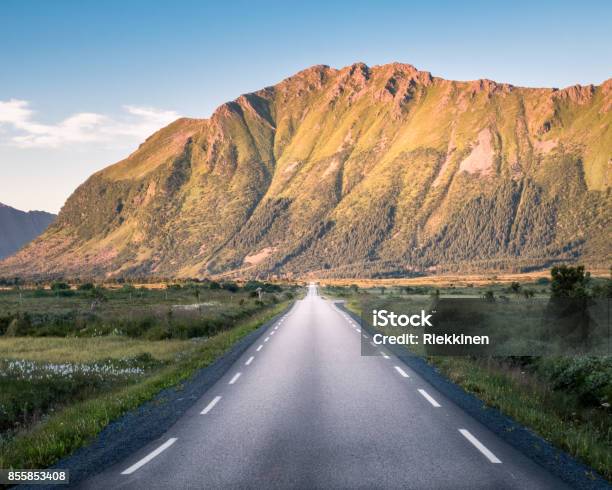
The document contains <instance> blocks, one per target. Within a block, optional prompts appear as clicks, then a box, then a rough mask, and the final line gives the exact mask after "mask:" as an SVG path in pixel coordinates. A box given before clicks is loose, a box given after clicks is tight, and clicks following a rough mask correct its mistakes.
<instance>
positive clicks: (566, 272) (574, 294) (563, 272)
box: [550, 265, 591, 298]
mask: <svg viewBox="0 0 612 490" xmlns="http://www.w3.org/2000/svg"><path fill="white" fill-rule="evenodd" d="M550 275H551V278H552V281H551V284H550V289H551V292H552V294H551V296H552V297H553V298H586V297H588V296H589V294H588V289H587V287H588V284H589V281H590V280H591V275H590V274H589V273H588V272H585V271H584V266H583V265H579V266H576V267H572V266H567V265H560V266H556V267H553V268H552V269H551V271H550Z"/></svg>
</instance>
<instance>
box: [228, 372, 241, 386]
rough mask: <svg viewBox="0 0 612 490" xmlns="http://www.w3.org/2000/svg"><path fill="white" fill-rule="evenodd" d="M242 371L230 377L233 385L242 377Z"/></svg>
mask: <svg viewBox="0 0 612 490" xmlns="http://www.w3.org/2000/svg"><path fill="white" fill-rule="evenodd" d="M241 374H242V373H236V374H234V377H233V378H232V379H230V382H229V383H228V384H230V385H233V384H234V383H235V382H236V381H238V378H239V377H240V375H241Z"/></svg>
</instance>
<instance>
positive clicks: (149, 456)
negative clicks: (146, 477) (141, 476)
mask: <svg viewBox="0 0 612 490" xmlns="http://www.w3.org/2000/svg"><path fill="white" fill-rule="evenodd" d="M176 441H177V439H176V437H171V438H170V439H168V440H167V441H166V442H164V443H163V444H162V445H161V446H159V447H158V448H157V449H155V450H154V451H151V452H150V453H149V454H147V455H146V456H145V457H144V458H142V459H141V460H140V461H138V462H137V463H134V464H133V465H132V466H130V467H129V468H128V469H127V470H124V471H122V472H121V474H122V475H131V474H132V473H134V472H135V471H136V470H137V469H139V468H141V467H142V466H144V465H146V464H147V463H148V462H149V461H151V460H152V459H153V458H154V457H155V456H158V455H160V454H161V453H162V452H164V451H165V450H166V449H168V448H169V447H170V446H172V444H174V443H175V442H176Z"/></svg>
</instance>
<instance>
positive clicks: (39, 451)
mask: <svg viewBox="0 0 612 490" xmlns="http://www.w3.org/2000/svg"><path fill="white" fill-rule="evenodd" d="M288 304H289V302H282V303H278V304H276V305H273V306H271V307H269V308H267V309H266V310H263V311H259V312H257V313H255V314H254V315H252V316H251V317H249V318H248V319H245V320H242V321H240V322H238V323H237V324H236V325H235V326H234V327H232V328H231V329H229V330H226V331H222V332H220V333H217V334H216V335H214V336H212V337H210V338H208V339H207V340H206V341H194V342H192V344H193V347H191V348H190V349H188V350H186V351H183V352H182V353H181V355H179V356H177V357H175V360H174V362H172V364H169V365H166V366H165V367H162V368H161V369H159V370H156V371H155V372H154V374H152V375H150V376H148V377H145V378H144V379H142V380H141V381H139V382H137V383H133V384H129V385H127V386H122V387H120V388H117V389H114V390H111V391H108V392H105V393H103V394H101V395H98V396H94V397H93V398H88V399H86V400H83V401H78V402H76V403H73V404H71V405H69V406H66V407H64V408H62V409H60V410H58V411H56V412H55V413H53V414H50V415H47V416H46V417H45V418H44V419H43V420H41V421H40V422H39V423H37V424H35V425H34V426H32V427H30V428H28V429H27V430H24V431H23V432H22V433H20V434H18V435H16V436H15V437H12V438H11V439H9V440H8V441H5V442H4V443H2V445H1V446H0V468H45V467H48V466H50V465H52V464H53V463H55V462H56V461H58V460H59V459H60V458H62V457H64V456H66V455H68V454H70V453H72V452H73V451H74V450H75V449H77V448H79V447H81V446H83V445H85V444H86V443H87V442H88V441H90V440H91V439H92V438H93V437H94V436H95V435H97V434H98V433H99V432H100V431H101V430H102V429H103V428H104V427H105V426H106V425H108V424H109V423H110V422H111V421H113V420H115V419H117V418H119V417H120V416H121V415H123V414H124V413H126V412H127V411H129V410H132V409H134V408H136V407H138V406H139V405H141V404H142V403H144V402H146V401H149V400H151V399H152V398H154V397H155V395H156V394H157V393H159V392H160V391H161V390H163V389H165V388H168V387H172V386H176V385H180V383H181V382H183V381H185V380H186V379H188V378H189V377H190V376H191V375H192V374H193V373H194V372H195V371H196V370H198V369H200V368H202V367H205V366H208V365H210V364H211V363H212V362H213V361H215V360H216V359H217V358H219V357H220V356H221V355H223V354H224V353H225V352H227V351H228V350H229V348H230V347H231V346H232V345H234V344H235V343H236V342H237V341H238V340H240V339H241V338H243V337H244V336H245V335H247V334H248V333H250V332H252V331H253V330H255V329H256V328H258V327H259V326H260V325H262V324H263V323H264V322H265V321H267V320H268V319H270V318H272V317H273V316H275V315H277V314H278V313H280V312H281V311H282V310H283V309H284V308H286V307H287V306H288ZM31 340H33V339H25V341H26V342H30V341H31ZM62 340H64V339H62ZM70 340H71V341H72V340H74V339H70ZM88 340H93V339H88ZM12 341H13V342H15V343H16V344H17V345H19V339H13V340H12ZM102 342H103V343H104V342H108V340H105V341H102ZM122 342H125V341H124V340H122ZM135 342H136V344H134V345H138V344H137V341H135ZM149 344H150V343H149ZM169 345H173V344H169ZM5 348H6V347H5ZM135 348H136V347H135ZM63 349H65V346H64V347H62V348H60V351H61V350H63ZM33 355H34V354H33ZM57 355H61V354H57ZM22 358H23V356H22ZM60 358H61V357H60Z"/></svg>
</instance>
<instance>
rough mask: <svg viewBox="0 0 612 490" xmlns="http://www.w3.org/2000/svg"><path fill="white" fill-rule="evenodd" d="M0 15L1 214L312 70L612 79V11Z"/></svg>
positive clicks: (22, 5)
mask: <svg viewBox="0 0 612 490" xmlns="http://www.w3.org/2000/svg"><path fill="white" fill-rule="evenodd" d="M535 3H536V2H521V1H518V2H517V1H513V2H501V1H497V2H496V1H491V0H489V1H486V2H476V1H471V2H448V1H437V2H436V1H427V2H424V1H423V2H390V1H378V2H374V1H371V2H360V1H352V2H341V1H337V2H333V1H327V2H324V1H316V0H311V1H308V2H288V1H285V2H254V1H252V2H243V1H239V2H233V1H230V0H227V1H224V2H202V1H198V2H191V1H183V2H181V1H175V2H171V1H159V2H156V1H138V0H131V1H110V0H105V1H104V2H100V1H90V0H80V1H61V0H56V1H52V2H51V1H28V0H2V2H1V4H0V60H1V63H2V69H1V70H0V202H4V203H6V204H9V205H13V206H15V207H18V208H20V209H45V210H49V211H55V212H56V211H58V210H59V208H60V207H61V205H62V204H63V202H64V201H65V199H66V198H67V197H68V195H69V194H70V193H71V192H72V191H73V190H74V188H75V187H76V186H77V185H79V184H80V183H81V182H82V181H83V180H84V179H86V178H87V176H89V175H90V174H91V173H92V172H94V171H96V170H99V169H100V168H103V167H104V166H106V165H108V164H110V163H113V162H115V161H117V160H119V159H120V158H122V157H124V156H126V155H127V154H129V153H130V152H131V151H133V150H134V149H135V148H136V147H137V145H138V144H139V143H140V142H141V141H142V139H144V137H146V135H147V134H149V133H150V132H152V131H154V130H155V129H157V128H158V127H161V126H163V125H165V124H166V123H168V122H170V121H171V120H172V119H173V118H175V117H177V116H179V115H184V116H191V117H208V116H209V115H210V114H211V112H212V111H213V110H214V108H215V107H217V106H218V105H219V104H221V103H222V102H224V101H226V100H231V99H234V98H235V97H237V96H238V95H240V94H241V93H244V92H249V91H253V90H257V89H259V88H262V87H264V86H266V85H271V84H274V83H276V82H278V81H279V80H281V79H283V78H284V77H286V76H289V75H291V74H293V73H295V72H296V71H299V70H300V69H303V68H305V67H307V66H310V65H314V64H320V63H323V64H328V65H331V66H334V67H340V66H345V65H348V64H351V63H353V62H355V61H364V62H365V63H367V64H369V65H375V64H382V63H388V62H391V61H400V62H406V63H411V64H413V65H415V66H417V67H418V68H420V69H424V70H429V71H431V72H432V73H433V74H434V75H437V76H442V77H445V78H450V79H457V80H466V79H474V78H491V79H494V80H498V81H504V82H510V83H513V84H516V85H527V86H557V87H562V86H567V85H572V84H574V83H597V84H598V83H601V82H602V81H603V80H605V79H607V78H609V77H611V76H612V2H609V1H582V2H580V3H579V4H576V2H563V1H557V2H546V1H543V2H537V5H535Z"/></svg>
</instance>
